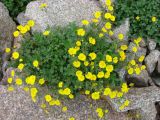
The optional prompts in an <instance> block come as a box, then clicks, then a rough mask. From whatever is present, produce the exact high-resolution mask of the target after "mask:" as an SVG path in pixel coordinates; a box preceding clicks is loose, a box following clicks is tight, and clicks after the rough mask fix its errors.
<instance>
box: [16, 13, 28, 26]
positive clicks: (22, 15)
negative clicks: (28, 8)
mask: <svg viewBox="0 0 160 120" xmlns="http://www.w3.org/2000/svg"><path fill="white" fill-rule="evenodd" d="M28 20H29V19H27V18H26V17H25V13H24V12H21V13H19V15H18V16H17V21H18V23H19V24H20V25H25V24H26V23H27V21H28Z"/></svg>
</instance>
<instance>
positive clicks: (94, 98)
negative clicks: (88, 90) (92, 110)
mask: <svg viewBox="0 0 160 120" xmlns="http://www.w3.org/2000/svg"><path fill="white" fill-rule="evenodd" d="M91 97H92V99H93V100H98V99H99V98H100V93H99V92H94V93H92V95H91Z"/></svg>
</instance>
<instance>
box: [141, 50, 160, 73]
mask: <svg viewBox="0 0 160 120" xmlns="http://www.w3.org/2000/svg"><path fill="white" fill-rule="evenodd" d="M159 56H160V51H159V50H153V51H151V52H150V54H149V55H147V56H146V58H145V60H144V61H145V64H146V67H147V70H148V72H149V73H150V74H151V73H152V72H153V71H154V70H155V68H156V64H157V62H158V59H159Z"/></svg>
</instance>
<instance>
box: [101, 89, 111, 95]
mask: <svg viewBox="0 0 160 120" xmlns="http://www.w3.org/2000/svg"><path fill="white" fill-rule="evenodd" d="M110 93H111V89H110V88H105V89H104V93H103V95H106V96H108V95H109V94H110Z"/></svg>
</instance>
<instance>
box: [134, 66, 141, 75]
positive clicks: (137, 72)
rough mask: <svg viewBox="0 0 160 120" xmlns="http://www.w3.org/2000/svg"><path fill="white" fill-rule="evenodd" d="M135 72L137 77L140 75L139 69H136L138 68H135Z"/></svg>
mask: <svg viewBox="0 0 160 120" xmlns="http://www.w3.org/2000/svg"><path fill="white" fill-rule="evenodd" d="M135 72H136V74H137V75H139V74H140V73H141V69H140V68H138V67H136V68H135Z"/></svg>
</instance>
